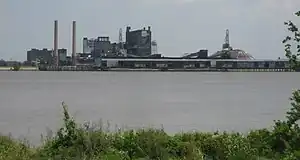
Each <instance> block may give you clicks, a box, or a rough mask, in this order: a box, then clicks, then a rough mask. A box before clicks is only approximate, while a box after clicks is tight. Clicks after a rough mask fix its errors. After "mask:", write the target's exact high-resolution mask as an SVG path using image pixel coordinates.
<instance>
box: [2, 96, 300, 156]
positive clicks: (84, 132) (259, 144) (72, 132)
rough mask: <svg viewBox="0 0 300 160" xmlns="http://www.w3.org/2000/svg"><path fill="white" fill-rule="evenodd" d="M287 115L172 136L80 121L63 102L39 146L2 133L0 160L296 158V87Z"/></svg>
mask: <svg viewBox="0 0 300 160" xmlns="http://www.w3.org/2000/svg"><path fill="white" fill-rule="evenodd" d="M291 100H292V103H291V104H292V108H291V110H290V111H289V112H287V118H286V119H287V120H285V121H275V123H274V126H273V129H271V130H267V129H260V130H253V131H251V132H249V133H248V134H247V135H243V134H240V133H226V132H223V133H219V132H215V133H201V132H190V133H179V134H176V135H174V136H170V135H168V134H166V133H165V132H164V130H163V129H141V130H136V131H134V130H129V131H117V132H108V131H104V130H103V128H101V127H100V128H95V127H93V126H91V125H88V124H85V125H82V126H80V125H78V124H76V123H75V122H74V119H72V118H71V117H70V115H69V113H68V110H67V106H66V105H65V104H63V109H64V112H63V113H64V119H63V121H64V126H63V127H62V128H61V129H60V130H59V131H58V132H57V134H56V135H55V136H54V137H47V139H46V140H44V142H43V145H41V146H40V147H37V148H31V147H29V146H28V145H26V143H21V142H18V141H15V140H13V139H11V138H9V137H7V136H0V159H1V160H43V159H45V160H49V159H51V160H54V159H57V160H58V159H68V160H71V159H72V160H73V159H78V160H79V159H80V160H81V159H87V160H102V159H103V160H105V159H107V160H119V159H124V160H127V159H128V160H131V159H140V158H143V159H157V160H175V159H178V160H179V159H187V160H202V159H216V160H227V159H228V160H256V159H258V158H261V159H278V160H279V159H280V160H281V159H285V160H299V159H300V127H299V126H298V124H297V123H296V122H297V121H298V120H299V119H300V91H295V92H294V94H293V96H292V98H291Z"/></svg>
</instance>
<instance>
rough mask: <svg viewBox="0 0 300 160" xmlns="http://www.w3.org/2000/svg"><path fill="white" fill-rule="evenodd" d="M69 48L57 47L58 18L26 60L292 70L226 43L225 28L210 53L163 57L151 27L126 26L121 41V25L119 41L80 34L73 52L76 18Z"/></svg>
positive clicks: (81, 65)
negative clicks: (50, 39)
mask: <svg viewBox="0 0 300 160" xmlns="http://www.w3.org/2000/svg"><path fill="white" fill-rule="evenodd" d="M72 26H73V27H72V51H71V56H68V53H67V50H66V49H64V48H58V21H54V45H53V46H54V48H53V50H48V49H41V50H39V49H31V50H30V51H27V63H30V64H32V65H36V66H38V68H39V69H40V70H44V71H64V70H66V71H70V70H72V71H73V70H79V71H95V70H99V71H100V70H101V71H107V70H119V71H121V70H126V69H127V70H159V71H162V70H163V71H167V70H178V71H184V70H195V71H196V70H197V71H224V70H225V71H231V70H232V71H235V70H245V69H246V70H251V71H293V70H291V69H290V67H289V61H288V60H283V59H276V60H256V59H255V58H254V57H253V56H252V55H250V54H249V53H247V52H245V51H243V50H241V49H234V48H232V47H231V46H230V43H229V30H226V36H225V42H224V44H223V45H222V49H221V50H220V51H218V52H216V53H213V54H211V55H209V54H208V50H206V49H202V50H199V51H197V52H194V53H185V54H183V56H181V57H164V56H163V55H161V54H158V49H157V42H156V41H154V40H152V31H151V27H150V26H148V27H147V28H146V27H144V28H142V29H139V30H132V29H131V27H130V26H127V27H126V32H125V34H126V35H125V36H126V38H125V41H123V33H122V29H120V30H119V41H118V42H111V41H110V38H109V37H107V36H99V37H97V38H88V37H83V38H82V45H83V46H82V49H83V50H82V52H76V21H73V23H72Z"/></svg>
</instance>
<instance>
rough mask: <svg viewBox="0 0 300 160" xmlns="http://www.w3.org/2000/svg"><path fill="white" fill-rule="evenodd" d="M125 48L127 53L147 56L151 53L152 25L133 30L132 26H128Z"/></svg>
mask: <svg viewBox="0 0 300 160" xmlns="http://www.w3.org/2000/svg"><path fill="white" fill-rule="evenodd" d="M125 49H126V50H127V55H133V56H139V57H146V56H150V55H151V52H152V50H151V28H150V26H149V27H148V29H147V30H146V28H143V29H140V30H133V31H131V27H127V28H126V42H125Z"/></svg>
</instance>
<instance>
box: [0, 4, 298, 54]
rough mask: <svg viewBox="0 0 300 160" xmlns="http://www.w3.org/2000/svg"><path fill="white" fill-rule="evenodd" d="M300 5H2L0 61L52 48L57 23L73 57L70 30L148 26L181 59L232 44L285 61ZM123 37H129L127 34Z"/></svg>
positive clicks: (107, 32) (114, 32)
mask: <svg viewBox="0 0 300 160" xmlns="http://www.w3.org/2000/svg"><path fill="white" fill-rule="evenodd" d="M297 10H300V0H0V59H1V58H2V59H13V60H25V59H26V51H27V50H29V49H31V48H53V21H54V20H55V19H57V20H58V21H59V47H60V48H67V49H68V50H69V52H70V51H71V25H72V21H73V20H76V21H77V51H80V52H82V37H84V36H87V37H90V38H92V37H97V36H110V38H111V40H112V41H117V40H118V32H119V28H123V31H125V27H126V26H127V25H130V26H131V27H132V28H133V29H139V28H143V27H147V26H148V25H150V26H151V27H152V31H153V34H152V37H153V39H154V40H156V41H157V43H158V52H161V53H162V54H164V55H166V56H180V55H182V54H183V53H185V52H194V51H197V50H199V49H202V48H205V49H208V50H209V53H214V52H216V51H217V50H220V49H221V46H222V43H223V42H224V37H225V30H226V29H229V30H230V42H231V45H232V46H233V47H234V48H240V49H243V50H245V51H247V52H248V53H250V54H252V55H253V56H254V57H256V58H277V57H279V56H283V55H284V53H283V45H282V44H281V41H282V39H283V38H284V36H285V35H286V31H285V27H284V25H283V22H284V21H286V20H293V19H294V20H295V19H296V21H298V22H299V24H300V19H299V18H298V20H297V18H296V17H295V16H294V15H293V13H294V12H295V11H297ZM123 36H125V34H123Z"/></svg>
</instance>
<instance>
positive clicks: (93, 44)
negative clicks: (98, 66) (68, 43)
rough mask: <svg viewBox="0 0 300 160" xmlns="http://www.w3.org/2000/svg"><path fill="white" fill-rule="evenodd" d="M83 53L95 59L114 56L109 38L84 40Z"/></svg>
mask: <svg viewBox="0 0 300 160" xmlns="http://www.w3.org/2000/svg"><path fill="white" fill-rule="evenodd" d="M83 53H84V54H92V56H93V57H101V56H106V55H110V54H112V44H111V42H110V40H109V37H98V38H96V39H88V38H86V37H85V38H83Z"/></svg>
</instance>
